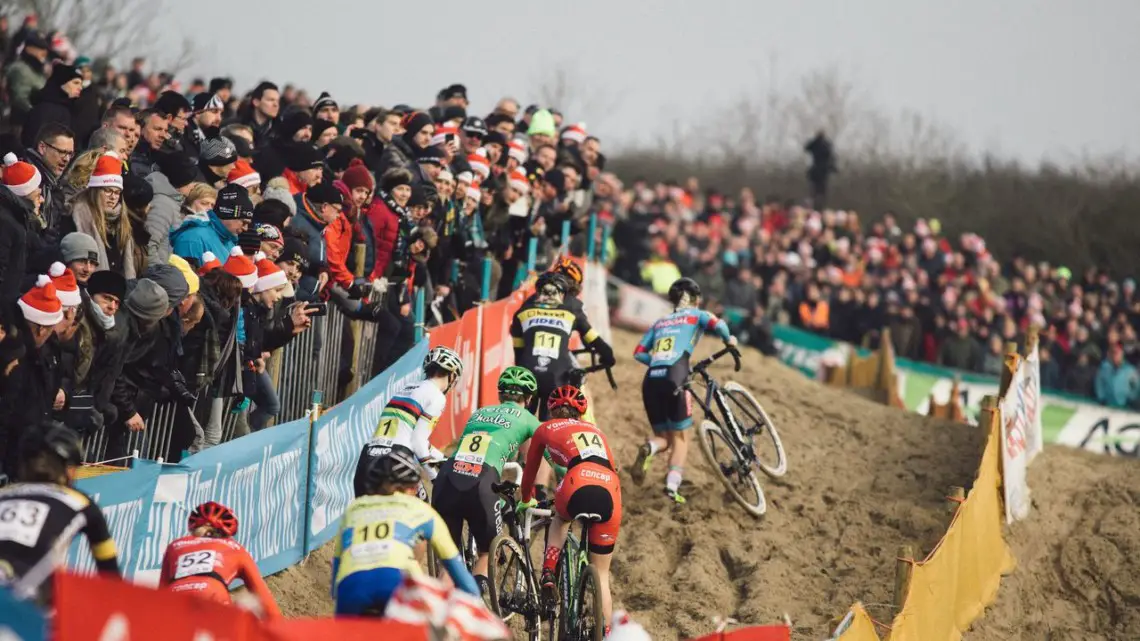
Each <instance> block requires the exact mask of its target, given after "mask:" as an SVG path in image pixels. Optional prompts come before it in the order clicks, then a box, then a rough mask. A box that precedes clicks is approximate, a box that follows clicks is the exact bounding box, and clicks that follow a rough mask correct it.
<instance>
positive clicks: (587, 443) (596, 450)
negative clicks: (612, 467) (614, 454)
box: [574, 432, 610, 461]
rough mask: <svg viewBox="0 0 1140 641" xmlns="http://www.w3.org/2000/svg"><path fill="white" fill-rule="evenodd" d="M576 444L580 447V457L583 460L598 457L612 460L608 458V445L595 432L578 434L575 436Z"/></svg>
mask: <svg viewBox="0 0 1140 641" xmlns="http://www.w3.org/2000/svg"><path fill="white" fill-rule="evenodd" d="M574 444H575V445H577V446H578V456H581V457H582V458H588V457H591V456H592V457H596V458H600V459H605V460H607V461H608V460H610V457H609V456H606V445H605V443H603V442H602V437H601V436H599V435H598V434H597V433H595V432H578V433H576V434H575V435H574Z"/></svg>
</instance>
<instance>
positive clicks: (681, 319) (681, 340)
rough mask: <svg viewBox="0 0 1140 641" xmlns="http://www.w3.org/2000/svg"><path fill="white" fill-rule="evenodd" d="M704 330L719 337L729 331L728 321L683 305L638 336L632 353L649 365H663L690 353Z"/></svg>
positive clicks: (728, 335)
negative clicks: (639, 340)
mask: <svg viewBox="0 0 1140 641" xmlns="http://www.w3.org/2000/svg"><path fill="white" fill-rule="evenodd" d="M705 332H716V335H717V336H719V337H721V339H723V340H728V339H729V338H730V337H731V336H732V334H731V333H730V332H729V331H728V323H726V322H724V321H723V320H721V319H719V318H717V317H716V315H714V314H712V313H710V312H706V311H704V310H700V309H697V308H695V307H687V308H684V309H678V310H676V311H675V312H673V313H672V314H669V315H668V316H665V317H664V318H661V319H658V320H657V322H655V323H653V327H650V328H649V331H648V332H645V335H644V336H642V337H641V342H640V343H638V344H637V349H635V350H634V352H633V357H634V358H635V359H637V360H638V362H641V363H644V364H646V365H648V366H650V367H667V366H670V365H673V364H674V363H676V362H677V361H679V360H681V359H682V358H684V357H685V356H686V355H687V354H691V353H692V351H693V350H694V349H696V347H697V342H698V341H700V340H701V336H704V333H705Z"/></svg>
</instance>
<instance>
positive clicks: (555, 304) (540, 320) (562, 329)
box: [511, 272, 616, 420]
mask: <svg viewBox="0 0 1140 641" xmlns="http://www.w3.org/2000/svg"><path fill="white" fill-rule="evenodd" d="M570 290H571V285H570V281H569V279H567V278H566V276H564V275H562V274H561V273H558V272H545V273H543V274H542V275H540V276H539V277H538V280H537V281H536V282H535V293H534V296H532V297H531V298H529V299H528V300H527V301H526V302H524V303H523V304H522V307H520V308H519V311H518V312H517V313H516V314H515V317H514V320H512V321H511V340H512V342H513V344H514V348H515V365H521V366H523V367H525V368H527V369H529V370H530V371H532V372H534V375H535V377H536V378H537V379H538V398H539V399H544V398H546V397H547V396H548V395H549V394H550V392H552V391H554V389H555V388H557V387H560V386H562V385H566V384H567V383H570V382H571V381H570V376H569V375H570V373H571V372H572V371H574V370H576V369H578V363H577V361H576V360H575V359H574V357H573V355H572V354H571V353H570V335H571V333H572V332H575V331H577V332H578V335H579V336H581V337H582V342H583V343H584V344H585V345H586V346H587V347H588V348H590V349H591V350H593V351H594V352H595V353H596V354H597V355H598V357H599V361H600V363H601V364H602V365H603V366H605V367H611V366H613V364H614V363H615V362H616V361H615V360H614V351H613V348H611V347H610V346H609V344H608V343H606V341H604V340H602V338H601V337H600V336H598V334H597V333H596V332H595V331H594V330H593V329H591V328H590V324H589V322H588V321H587V320H586V315H585V313H584V312H583V311H582V309H581V307H580V306H579V307H578V308H577V309H576V310H575V309H572V308H570V307H568V306H567V304H566V294H567V293H568V292H569V291H570ZM536 413H537V414H538V416H539V418H540V419H543V420H545V419H547V418H549V413H548V410H547V408H546V405H545V404H543V403H539V407H538V411H537V412H536Z"/></svg>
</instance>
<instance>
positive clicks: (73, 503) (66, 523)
mask: <svg viewBox="0 0 1140 641" xmlns="http://www.w3.org/2000/svg"><path fill="white" fill-rule="evenodd" d="M80 532H82V533H83V534H84V535H85V536H86V537H87V542H88V543H89V544H90V545H91V555H92V556H94V557H95V567H96V568H98V569H99V571H100V572H108V573H114V574H116V575H118V574H119V560H118V556H117V554H116V551H115V541H114V540H113V539H111V533H110V531H109V530H108V529H107V520H106V519H105V518H104V517H103V512H102V511H101V510H100V509H99V506H98V505H95V503H94V501H92V500H91V498H90V497H89V496H87V495H86V494H84V493H83V492H80V491H79V490H76V489H73V488H70V487H66V486H63V485H57V484H54V483H20V484H16V485H12V486H10V487H6V488H4V489H0V585H6V586H8V587H9V589H11V591H12V592H13V594H14V595H15V596H16V597H17V598H19V599H31V598H37V597H38V598H40V599H41V600H44V601H45V602H46V600H48V599H49V598H50V593H51V578H52V575H53V574H54V573H55V570H56V568H58V567H59V566H61V565H63V564H64V563H65V562H66V560H67V550H68V548H69V547H70V546H71V541H72V539H74V538H75V536H76V535H77V534H79V533H80Z"/></svg>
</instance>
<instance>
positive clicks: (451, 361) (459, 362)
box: [424, 346, 463, 378]
mask: <svg viewBox="0 0 1140 641" xmlns="http://www.w3.org/2000/svg"><path fill="white" fill-rule="evenodd" d="M432 369H441V370H443V371H445V372H447V373H448V374H451V375H452V376H454V377H455V378H459V377H460V376H462V375H463V359H461V358H459V354H457V353H456V352H455V350H453V349H451V348H450V347H442V346H441V347H433V348H431V351H429V352H428V353H427V356H425V357H424V372H425V373H427V372H430V370H432Z"/></svg>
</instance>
